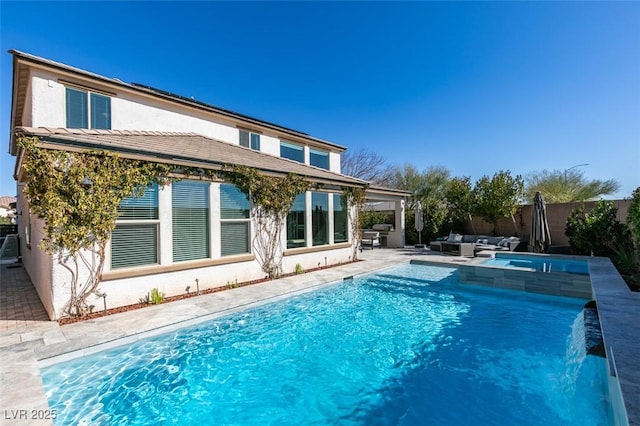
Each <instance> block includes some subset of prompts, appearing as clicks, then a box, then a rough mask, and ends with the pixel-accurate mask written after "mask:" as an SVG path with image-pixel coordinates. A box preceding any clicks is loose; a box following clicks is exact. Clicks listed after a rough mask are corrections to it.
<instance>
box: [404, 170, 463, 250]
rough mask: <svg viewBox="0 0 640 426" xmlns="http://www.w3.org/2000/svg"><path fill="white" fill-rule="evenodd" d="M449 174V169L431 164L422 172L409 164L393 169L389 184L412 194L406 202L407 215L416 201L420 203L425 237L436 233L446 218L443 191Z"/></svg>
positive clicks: (413, 208) (413, 207)
mask: <svg viewBox="0 0 640 426" xmlns="http://www.w3.org/2000/svg"><path fill="white" fill-rule="evenodd" d="M449 176H450V172H449V170H448V169H446V168H445V167H442V166H431V167H429V168H428V169H427V170H425V171H423V172H419V171H418V169H416V168H415V166H413V165H411V164H405V165H404V166H400V167H395V168H394V169H393V173H392V176H391V186H392V187H394V188H397V189H402V190H405V191H408V192H411V193H412V194H413V196H412V197H410V198H409V200H408V202H407V209H406V214H407V217H408V215H409V214H410V212H413V210H415V207H416V204H417V202H420V203H421V206H422V212H423V223H424V227H423V231H424V233H425V237H426V238H429V237H431V236H434V235H437V233H438V232H439V231H440V229H441V228H442V225H443V224H444V222H445V220H446V216H447V206H446V203H445V197H444V192H445V188H446V186H447V183H448V181H449Z"/></svg>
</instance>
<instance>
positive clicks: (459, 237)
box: [453, 234, 462, 243]
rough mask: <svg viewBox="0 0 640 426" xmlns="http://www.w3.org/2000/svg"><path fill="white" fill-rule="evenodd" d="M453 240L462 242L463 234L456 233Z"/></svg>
mask: <svg viewBox="0 0 640 426" xmlns="http://www.w3.org/2000/svg"><path fill="white" fill-rule="evenodd" d="M453 242H454V243H461V242H462V235H460V234H455V235H454V236H453Z"/></svg>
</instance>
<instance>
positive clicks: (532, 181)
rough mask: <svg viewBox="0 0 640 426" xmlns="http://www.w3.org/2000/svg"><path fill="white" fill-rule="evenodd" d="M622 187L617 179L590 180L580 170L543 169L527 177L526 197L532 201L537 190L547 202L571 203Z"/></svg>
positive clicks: (600, 195) (593, 198) (591, 198)
mask: <svg viewBox="0 0 640 426" xmlns="http://www.w3.org/2000/svg"><path fill="white" fill-rule="evenodd" d="M618 189H620V184H619V183H618V182H617V181H616V180H615V179H609V180H605V181H602V180H598V179H592V180H588V179H587V178H585V177H584V174H583V172H581V171H579V170H551V171H549V170H543V171H542V172H535V173H532V174H531V175H529V176H527V178H526V185H525V198H526V201H528V202H532V201H533V197H534V195H535V194H536V192H537V191H540V193H541V194H543V195H544V199H545V201H546V202H547V203H569V202H573V201H589V200H595V199H598V198H600V197H602V196H603V195H610V194H613V193H614V192H616V191H617V190H618Z"/></svg>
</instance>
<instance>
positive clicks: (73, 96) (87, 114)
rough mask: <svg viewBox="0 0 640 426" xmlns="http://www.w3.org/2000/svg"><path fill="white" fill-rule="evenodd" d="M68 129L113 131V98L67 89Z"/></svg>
mask: <svg viewBox="0 0 640 426" xmlns="http://www.w3.org/2000/svg"><path fill="white" fill-rule="evenodd" d="M66 113H67V128H70V129H106V130H109V129H111V98H110V97H108V96H104V95H100V94H98V93H92V92H87V91H84V90H78V89H73V88H71V87H67V88H66Z"/></svg>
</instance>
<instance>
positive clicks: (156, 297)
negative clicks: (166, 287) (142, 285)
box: [149, 287, 164, 305]
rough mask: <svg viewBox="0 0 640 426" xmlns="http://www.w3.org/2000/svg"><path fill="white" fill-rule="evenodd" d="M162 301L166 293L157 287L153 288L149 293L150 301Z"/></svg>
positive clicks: (157, 303)
mask: <svg viewBox="0 0 640 426" xmlns="http://www.w3.org/2000/svg"><path fill="white" fill-rule="evenodd" d="M162 302H164V293H163V292H161V291H160V290H158V289H157V288H155V287H154V288H152V289H151V292H150V293H149V303H151V304H152V305H159V304H160V303H162Z"/></svg>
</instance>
